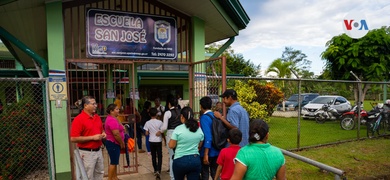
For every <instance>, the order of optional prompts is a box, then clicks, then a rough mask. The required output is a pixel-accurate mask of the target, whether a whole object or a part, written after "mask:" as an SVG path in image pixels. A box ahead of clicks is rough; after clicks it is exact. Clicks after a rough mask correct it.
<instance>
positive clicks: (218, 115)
mask: <svg viewBox="0 0 390 180" xmlns="http://www.w3.org/2000/svg"><path fill="white" fill-rule="evenodd" d="M214 116H215V117H216V118H218V119H220V120H221V121H222V122H223V124H225V127H226V128H228V129H233V128H237V127H236V126H233V125H232V124H230V123H229V121H227V120H226V118H225V117H223V116H222V114H221V113H220V112H218V111H214Z"/></svg>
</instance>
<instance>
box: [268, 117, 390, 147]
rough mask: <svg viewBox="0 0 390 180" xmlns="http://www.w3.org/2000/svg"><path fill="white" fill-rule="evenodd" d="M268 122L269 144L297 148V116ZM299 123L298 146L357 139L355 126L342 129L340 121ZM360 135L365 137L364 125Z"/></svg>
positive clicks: (305, 121) (304, 121) (272, 118)
mask: <svg viewBox="0 0 390 180" xmlns="http://www.w3.org/2000/svg"><path fill="white" fill-rule="evenodd" d="M268 124H269V126H270V139H269V142H270V143H271V144H273V145H275V146H277V147H280V148H283V149H287V150H288V149H296V148H298V145H297V143H298V142H297V137H298V135H297V133H298V119H297V118H283V117H271V120H270V122H269V123H268ZM300 124H301V127H300V142H299V143H300V145H299V147H300V148H302V147H308V146H316V145H321V144H328V143H332V142H340V141H346V140H354V139H357V128H355V129H354V130H350V131H346V130H343V129H341V127H340V121H327V122H325V123H324V124H317V123H316V122H315V121H314V120H304V119H301V121H300ZM388 133H390V132H388ZM360 137H363V138H365V137H366V126H364V125H363V126H361V128H360Z"/></svg>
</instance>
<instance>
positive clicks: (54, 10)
mask: <svg viewBox="0 0 390 180" xmlns="http://www.w3.org/2000/svg"><path fill="white" fill-rule="evenodd" d="M46 20H47V48H48V50H47V51H48V63H49V69H57V70H65V56H64V49H65V47H64V42H65V41H64V31H63V29H64V28H63V19H62V1H55V2H53V1H52V2H48V3H46ZM61 103H62V108H56V106H55V101H51V102H50V107H51V118H52V119H51V121H52V126H53V145H54V163H55V173H56V174H55V176H56V178H55V179H57V180H62V179H64V180H69V179H71V178H72V175H71V168H70V153H69V147H70V146H69V133H68V132H69V131H68V119H67V112H66V109H67V105H66V101H61Z"/></svg>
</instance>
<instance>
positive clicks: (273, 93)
mask: <svg viewBox="0 0 390 180" xmlns="http://www.w3.org/2000/svg"><path fill="white" fill-rule="evenodd" d="M248 85H249V86H252V87H253V88H254V90H255V91H256V94H257V98H256V99H255V100H256V101H257V102H259V103H260V104H265V105H267V108H266V111H267V113H268V114H267V115H268V116H272V113H273V112H274V110H275V107H276V106H277V105H278V103H279V102H281V101H282V99H283V93H282V91H280V89H279V88H277V87H275V86H274V84H273V83H271V82H264V83H263V84H262V83H260V82H259V81H255V80H249V81H248Z"/></svg>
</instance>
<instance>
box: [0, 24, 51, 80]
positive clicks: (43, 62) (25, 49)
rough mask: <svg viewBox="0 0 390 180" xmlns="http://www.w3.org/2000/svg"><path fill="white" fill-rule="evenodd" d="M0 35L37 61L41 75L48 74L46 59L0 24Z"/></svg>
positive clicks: (46, 75) (45, 75)
mask: <svg viewBox="0 0 390 180" xmlns="http://www.w3.org/2000/svg"><path fill="white" fill-rule="evenodd" d="M0 36H2V37H4V38H5V39H7V40H8V41H10V42H12V43H13V44H14V45H15V46H16V47H18V48H19V49H20V50H22V51H23V52H25V53H26V54H27V55H28V56H30V57H31V58H33V59H34V60H35V61H36V62H37V63H39V64H40V65H41V69H42V74H43V77H48V76H49V66H48V65H47V61H46V60H45V59H43V58H42V57H41V56H39V55H38V54H36V53H35V52H34V51H32V50H31V49H30V48H29V47H27V46H26V45H25V44H24V43H23V42H21V41H19V40H18V39H16V37H15V36H13V35H12V34H10V33H9V32H8V31H6V30H5V29H4V28H3V27H1V26H0Z"/></svg>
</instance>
